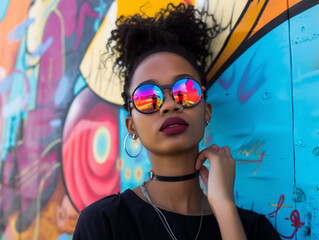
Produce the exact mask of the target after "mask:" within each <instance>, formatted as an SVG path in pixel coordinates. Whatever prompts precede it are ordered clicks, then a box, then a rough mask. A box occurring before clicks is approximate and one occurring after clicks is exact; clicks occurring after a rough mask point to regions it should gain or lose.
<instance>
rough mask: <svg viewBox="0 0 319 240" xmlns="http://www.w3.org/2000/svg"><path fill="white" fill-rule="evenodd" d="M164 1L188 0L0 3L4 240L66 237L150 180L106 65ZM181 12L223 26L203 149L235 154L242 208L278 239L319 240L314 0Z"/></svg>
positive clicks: (318, 56) (208, 2) (252, 0)
mask: <svg viewBox="0 0 319 240" xmlns="http://www.w3.org/2000/svg"><path fill="white" fill-rule="evenodd" d="M169 2H173V3H179V2H181V1H180V0H175V1H169V0H167V1H166V0H165V1H159V0H148V1H144V0H134V1H132V0H118V1H112V0H104V1H102V0H90V1H87V0H49V1H39V0H33V1H31V0H25V1H17V0H11V1H10V0H3V1H1V5H0V33H1V34H0V53H1V54H0V94H1V97H0V110H1V118H0V134H1V137H0V149H1V161H0V170H1V172H0V173H1V175H0V183H1V184H0V193H1V194H0V211H1V215H0V223H1V224H0V238H1V239H60V240H64V239H71V238H72V233H73V231H74V227H75V224H76V221H77V218H78V215H79V211H81V210H82V209H83V208H84V207H85V206H87V205H88V204H90V203H91V202H93V201H95V200H97V199H99V198H101V197H103V196H106V195H109V194H112V193H117V192H119V191H124V190H125V189H127V188H133V187H135V186H137V185H139V184H141V183H142V182H143V181H144V180H146V179H147V175H146V173H147V171H148V169H149V168H150V163H149V161H148V155H147V151H146V150H145V148H143V146H142V145H141V143H140V142H138V141H136V142H135V141H132V142H129V143H128V151H130V152H141V153H140V154H139V156H138V157H137V158H134V159H133V158H130V157H129V156H128V154H127V153H126V152H125V150H124V148H123V142H124V139H125V136H126V135H127V130H126V128H125V117H126V116H127V113H126V112H125V111H124V110H123V108H122V107H121V104H122V100H121V98H120V92H121V88H122V85H121V82H120V80H119V79H118V77H117V76H116V74H114V73H112V71H110V68H111V67H110V66H111V63H112V59H111V60H110V61H108V62H107V63H106V67H105V66H102V65H101V61H100V60H101V56H102V57H103V53H104V52H105V43H106V40H107V38H108V36H110V31H111V30H112V29H113V28H114V21H115V19H116V18H117V17H118V16H120V15H122V14H125V15H130V14H134V13H136V12H139V11H140V9H141V7H142V10H143V12H145V13H146V14H147V15H153V14H154V13H155V12H156V11H158V9H160V8H161V7H165V6H166V5H167V3H169ZM183 2H185V3H186V4H194V5H195V7H196V8H198V9H202V10H206V11H208V12H210V13H214V15H215V16H216V18H217V20H218V22H219V23H220V26H221V32H220V34H219V35H218V37H217V38H216V41H214V42H213V44H212V46H211V47H212V49H213V52H214V55H213V57H212V59H211V66H210V70H209V71H208V72H207V77H208V80H209V86H210V88H209V91H208V101H209V102H210V103H211V104H212V109H213V113H212V119H211V122H210V125H209V126H208V127H207V129H206V132H205V137H204V139H203V141H202V142H201V147H204V146H207V145H210V144H212V143H217V144H218V145H221V146H224V145H228V146H229V147H230V148H231V152H232V155H233V157H234V158H235V160H236V163H237V165H236V183H235V199H236V203H237V205H238V206H240V207H243V208H246V209H253V210H254V211H257V212H260V213H263V214H265V215H266V217H267V218H268V219H269V220H270V222H271V223H272V224H273V225H274V227H275V228H276V230H277V231H278V233H279V234H280V236H281V237H282V239H318V238H319V215H318V208H319V202H318V199H319V178H318V174H317V173H318V171H319V161H318V157H319V144H318V143H319V141H318V138H319V121H318V112H319V107H318V104H316V103H318V102H319V95H318V93H317V92H318V91H319V81H318V79H319V25H318V24H317V22H318V21H319V14H318V12H319V1H318V0H304V1H301V0H287V1H283V0H258V1H257V0H240V1H239V0H236V1H235V0H223V1H221V0H214V1H212V0H199V1H197V0H184V1H183Z"/></svg>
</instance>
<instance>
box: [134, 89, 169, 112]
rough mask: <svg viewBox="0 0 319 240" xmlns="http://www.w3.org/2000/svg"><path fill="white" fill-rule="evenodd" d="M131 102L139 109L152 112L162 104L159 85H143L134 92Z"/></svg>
mask: <svg viewBox="0 0 319 240" xmlns="http://www.w3.org/2000/svg"><path fill="white" fill-rule="evenodd" d="M133 102H134V105H135V107H136V108H137V109H138V110H139V111H141V112H143V113H152V112H155V111H157V110H158V109H159V108H160V106H161V105H162V102H163V93H162V91H161V89H160V88H159V87H157V86H155V85H153V84H147V85H143V86H140V87H139V88H137V89H136V91H135V92H134V97H133Z"/></svg>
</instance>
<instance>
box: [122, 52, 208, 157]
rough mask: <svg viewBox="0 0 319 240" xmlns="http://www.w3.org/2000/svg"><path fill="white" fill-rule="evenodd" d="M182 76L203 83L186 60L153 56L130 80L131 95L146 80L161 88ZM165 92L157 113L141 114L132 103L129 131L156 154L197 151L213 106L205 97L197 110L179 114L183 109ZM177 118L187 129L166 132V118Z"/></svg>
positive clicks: (167, 91)
mask: <svg viewBox="0 0 319 240" xmlns="http://www.w3.org/2000/svg"><path fill="white" fill-rule="evenodd" d="M179 75H184V76H185V75H187V76H188V77H189V78H193V79H195V80H197V81H198V82H200V77H199V74H198V73H197V71H196V70H195V69H194V67H193V66H192V65H191V64H190V63H189V62H188V61H187V60H186V59H185V58H183V57H181V56H179V55H177V54H174V53H170V52H159V53H155V54H152V55H150V56H148V57H147V58H145V59H144V60H143V61H142V62H141V63H140V64H139V65H138V67H137V68H136V70H135V72H134V74H133V77H132V79H131V86H130V89H129V94H130V95H131V94H132V93H133V91H134V89H135V88H136V87H137V86H138V85H139V84H141V83H143V82H145V81H147V80H152V81H154V83H155V84H157V85H159V86H161V85H167V84H173V83H174V82H175V81H176V80H177V79H178V76H179ZM163 91H164V102H163V105H162V107H161V108H160V110H159V111H157V112H155V113H152V114H143V113H140V112H138V111H137V110H136V109H135V108H134V107H133V105H132V103H131V104H130V106H129V107H130V108H131V116H130V117H128V118H127V119H126V126H127V129H128V131H129V132H130V133H134V134H136V135H137V136H138V137H139V138H140V140H141V142H142V144H143V146H144V147H145V148H146V149H147V150H149V151H150V152H152V153H155V154H161V155H172V154H178V153H181V152H185V151H187V150H190V149H192V148H197V147H198V143H199V142H200V140H201V139H202V138H203V135H204V129H205V123H206V121H209V119H210V115H211V107H210V105H209V104H206V103H205V100H204V99H203V98H202V100H201V102H200V103H199V104H198V105H196V106H195V107H191V108H184V109H183V110H181V111H178V110H180V108H181V107H180V105H178V104H177V103H176V102H175V101H174V100H173V98H172V96H171V95H170V92H169V91H170V90H169V89H165V90H163ZM176 117H177V118H180V119H182V120H184V121H185V122H186V123H187V124H188V126H185V125H183V126H176V124H173V125H171V128H169V129H168V128H167V129H163V123H164V122H165V121H166V120H167V119H170V120H172V119H171V118H175V119H173V120H172V122H174V121H176ZM187 124H186V125H187ZM177 125H178V124H177ZM174 128H175V129H174ZM176 132H178V133H177V134H176ZM172 133H173V134H172Z"/></svg>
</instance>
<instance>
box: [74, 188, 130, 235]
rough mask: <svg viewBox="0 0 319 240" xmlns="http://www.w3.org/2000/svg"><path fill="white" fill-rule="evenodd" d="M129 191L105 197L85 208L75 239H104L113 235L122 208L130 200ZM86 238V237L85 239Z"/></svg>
mask: <svg viewBox="0 0 319 240" xmlns="http://www.w3.org/2000/svg"><path fill="white" fill-rule="evenodd" d="M129 195H130V193H129V190H126V191H125V192H123V193H117V194H112V195H109V196H107V197H104V198H102V199H100V200H98V201H96V202H94V203H92V204H91V205H89V206H87V207H86V208H84V209H83V210H82V211H81V213H80V216H79V219H78V221H77V224H76V228H75V231H74V237H73V239H102V238H106V237H111V236H112V234H113V231H114V230H113V229H112V225H113V224H112V222H114V221H116V218H117V217H118V213H119V210H120V209H121V206H122V205H123V204H125V202H126V201H127V200H129ZM85 236H86V237H85Z"/></svg>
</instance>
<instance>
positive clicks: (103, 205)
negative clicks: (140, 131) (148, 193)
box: [73, 189, 280, 240]
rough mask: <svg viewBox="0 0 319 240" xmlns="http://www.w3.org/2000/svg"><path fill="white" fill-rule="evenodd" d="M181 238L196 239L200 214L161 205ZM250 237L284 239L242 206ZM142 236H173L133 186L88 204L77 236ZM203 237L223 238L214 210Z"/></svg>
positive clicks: (96, 238) (75, 239) (150, 238)
mask: <svg viewBox="0 0 319 240" xmlns="http://www.w3.org/2000/svg"><path fill="white" fill-rule="evenodd" d="M161 211H162V213H163V214H164V215H165V217H166V219H167V221H168V224H169V225H170V227H171V229H172V231H173V233H174V235H175V236H176V238H177V239H178V240H186V239H191V240H193V239H195V237H196V235H197V231H198V228H199V224H200V216H187V215H182V214H178V213H173V212H169V211H166V210H164V209H161ZM238 213H239V216H240V218H241V221H242V224H243V226H244V229H245V232H246V236H247V238H248V239H256V240H257V239H258V240H263V239H271V240H276V239H280V237H279V236H278V233H277V232H276V230H275V229H274V228H273V226H272V225H271V223H270V222H269V221H268V220H267V219H266V218H265V216H264V215H261V214H257V213H255V212H253V211H249V210H244V209H242V208H238ZM83 239H94V240H99V239H116V240H117V239H125V240H127V239H138V240H145V239H147V240H157V239H158V240H159V239H160V240H165V239H167V240H170V239H171V237H170V235H169V234H168V232H167V231H166V229H165V227H164V225H163V223H162V222H161V220H160V218H159V216H158V215H157V213H156V212H155V210H154V208H153V207H152V205H150V204H149V203H147V202H145V201H144V200H142V199H141V198H140V197H139V196H137V195H136V194H135V193H134V192H133V191H132V190H130V189H128V190H126V191H125V192H123V193H118V194H113V195H110V196H108V197H105V198H102V199H101V200H98V201H97V202H95V203H93V204H91V205H90V206H88V207H86V208H85V209H84V210H83V211H82V212H81V214H80V216H79V220H78V222H77V225H76V228H75V232H74V235H73V240H83ZM198 239H199V240H204V239H207V240H208V239H209V240H212V239H214V240H215V239H221V236H220V231H219V227H218V223H217V220H216V218H215V216H214V215H213V214H211V215H204V216H203V222H202V227H201V231H200V234H199V236H198Z"/></svg>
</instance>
